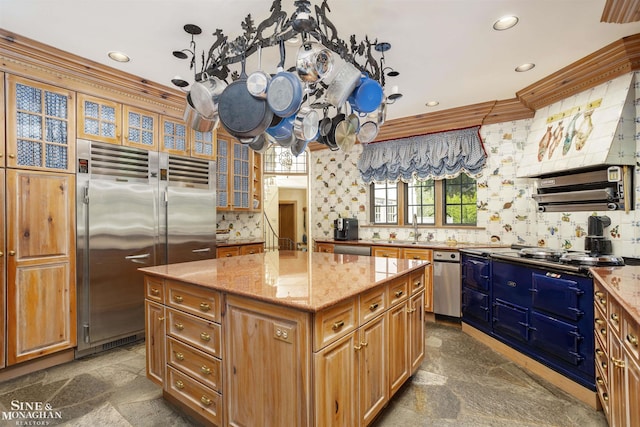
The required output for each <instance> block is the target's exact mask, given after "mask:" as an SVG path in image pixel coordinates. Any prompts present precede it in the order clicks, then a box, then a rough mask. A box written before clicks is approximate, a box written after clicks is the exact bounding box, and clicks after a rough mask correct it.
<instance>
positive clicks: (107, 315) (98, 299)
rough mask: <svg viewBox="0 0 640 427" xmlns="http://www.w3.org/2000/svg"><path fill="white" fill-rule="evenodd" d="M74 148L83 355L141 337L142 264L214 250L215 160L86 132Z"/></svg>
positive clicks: (208, 255) (196, 257) (198, 256)
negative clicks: (96, 138)
mask: <svg viewBox="0 0 640 427" xmlns="http://www.w3.org/2000/svg"><path fill="white" fill-rule="evenodd" d="M77 150H78V152H77V154H78V155H77V159H78V160H77V162H78V163H77V177H76V178H77V179H76V182H77V201H76V210H77V264H76V268H77V290H78V347H77V350H76V357H83V356H86V355H89V354H93V353H96V352H99V351H104V350H108V349H110V348H113V347H116V346H119V345H123V344H126V343H129V342H134V341H137V340H140V339H142V338H143V337H144V323H145V316H144V277H143V275H142V273H141V272H139V271H138V268H140V267H146V266H153V265H159V264H166V263H174V262H183V261H192V260H199V259H206V258H214V257H215V253H216V246H215V230H216V223H215V221H216V211H215V167H214V163H213V162H211V161H205V160H197V159H189V158H180V157H175V156H167V155H166V154H162V153H160V154H159V153H157V152H149V151H145V150H139V149H135V148H130V147H125V146H119V145H112V144H103V143H97V142H92V141H86V140H78V141H77ZM161 162H162V165H161V164H160V163H161Z"/></svg>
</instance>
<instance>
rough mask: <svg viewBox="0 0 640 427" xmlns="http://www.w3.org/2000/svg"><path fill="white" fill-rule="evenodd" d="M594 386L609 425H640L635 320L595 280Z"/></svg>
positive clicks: (639, 370)
mask: <svg viewBox="0 0 640 427" xmlns="http://www.w3.org/2000/svg"><path fill="white" fill-rule="evenodd" d="M594 292H595V297H594V312H595V315H594V320H595V323H594V331H595V336H596V341H595V342H596V349H595V364H596V387H597V391H598V397H599V398H600V402H601V403H602V407H603V410H604V413H605V415H606V417H607V420H608V421H609V425H610V426H612V427H632V426H637V425H640V406H639V405H638V402H639V401H640V354H639V349H638V330H639V329H640V325H639V324H638V323H637V322H635V321H634V320H633V319H632V317H631V315H630V314H629V313H627V312H626V311H625V310H624V309H623V308H622V307H621V305H620V304H619V303H618V301H617V300H616V299H615V298H614V297H613V296H612V295H611V294H609V293H608V292H607V290H606V289H605V287H604V285H603V284H602V283H600V282H599V281H598V280H594Z"/></svg>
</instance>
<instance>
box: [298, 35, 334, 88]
mask: <svg viewBox="0 0 640 427" xmlns="http://www.w3.org/2000/svg"><path fill="white" fill-rule="evenodd" d="M332 68H333V54H332V53H331V51H330V50H329V49H326V48H324V47H323V46H322V45H321V44H319V43H316V42H305V43H303V44H302V46H300V48H299V49H298V57H297V59H296V70H297V71H298V76H300V78H301V79H302V80H303V81H305V82H310V83H313V82H317V81H318V80H321V79H322V78H323V77H324V76H325V75H328V74H329V73H330V72H331V69H332Z"/></svg>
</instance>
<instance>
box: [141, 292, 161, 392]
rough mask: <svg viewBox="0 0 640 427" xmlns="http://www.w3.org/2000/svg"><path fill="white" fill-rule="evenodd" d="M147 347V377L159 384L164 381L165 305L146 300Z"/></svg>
mask: <svg viewBox="0 0 640 427" xmlns="http://www.w3.org/2000/svg"><path fill="white" fill-rule="evenodd" d="M144 307H145V318H146V322H145V330H146V331H147V335H146V336H145V347H146V356H147V378H149V379H150V380H151V381H153V382H154V383H156V384H158V385H162V383H163V382H164V369H165V349H164V347H165V333H164V330H165V314H164V306H163V305H161V304H158V303H154V302H151V301H149V300H147V301H145V306H144Z"/></svg>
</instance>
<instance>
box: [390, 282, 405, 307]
mask: <svg viewBox="0 0 640 427" xmlns="http://www.w3.org/2000/svg"><path fill="white" fill-rule="evenodd" d="M408 279H409V278H408V277H403V278H401V279H398V280H396V281H394V282H391V283H390V284H389V307H393V306H394V305H396V304H398V303H400V302H402V301H404V300H406V299H407V297H408V296H409V282H408Z"/></svg>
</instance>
